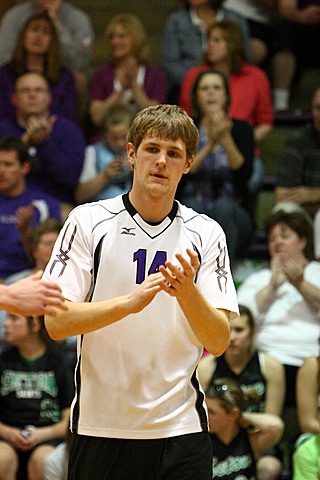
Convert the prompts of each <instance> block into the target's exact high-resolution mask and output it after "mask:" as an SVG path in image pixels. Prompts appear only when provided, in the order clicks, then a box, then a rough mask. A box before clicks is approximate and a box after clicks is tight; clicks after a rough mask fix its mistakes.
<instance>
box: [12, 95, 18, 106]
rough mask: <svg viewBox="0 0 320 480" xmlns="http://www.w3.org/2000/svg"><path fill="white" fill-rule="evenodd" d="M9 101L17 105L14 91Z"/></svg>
mask: <svg viewBox="0 0 320 480" xmlns="http://www.w3.org/2000/svg"><path fill="white" fill-rule="evenodd" d="M11 103H12V105H13V106H14V107H16V106H17V96H16V94H15V93H13V94H12V95H11Z"/></svg>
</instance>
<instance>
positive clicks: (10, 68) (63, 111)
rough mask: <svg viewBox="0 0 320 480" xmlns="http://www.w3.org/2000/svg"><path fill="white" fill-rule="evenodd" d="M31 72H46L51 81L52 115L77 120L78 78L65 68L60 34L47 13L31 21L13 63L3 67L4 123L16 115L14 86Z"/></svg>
mask: <svg viewBox="0 0 320 480" xmlns="http://www.w3.org/2000/svg"><path fill="white" fill-rule="evenodd" d="M28 71H39V72H42V73H43V74H44V75H45V77H46V78H47V80H48V82H49V85H50V90H51V95H52V102H51V105H50V111H51V113H52V114H59V115H62V116H64V117H66V118H69V119H70V120H73V121H76V118H77V92H76V86H75V81H74V76H73V74H72V73H71V71H69V70H66V69H65V68H63V66H62V61H61V56H60V42H59V39H58V35H57V31H56V29H55V26H54V24H53V22H52V20H51V18H50V17H49V16H48V15H46V14H45V13H37V14H35V15H33V16H31V17H30V18H29V20H27V22H26V23H25V25H24V26H23V28H22V30H21V32H20V34H19V37H18V39H17V42H16V45H15V49H14V51H13V54H12V57H11V60H10V62H8V63H6V64H4V65H2V66H1V67H0V120H2V119H3V118H6V117H8V116H11V117H14V116H15V109H14V106H13V105H12V103H11V100H10V99H11V95H12V92H13V89H14V83H15V80H16V78H17V77H18V76H19V75H21V74H22V73H25V72H28Z"/></svg>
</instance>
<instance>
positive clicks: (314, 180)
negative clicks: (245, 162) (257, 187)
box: [275, 87, 320, 216]
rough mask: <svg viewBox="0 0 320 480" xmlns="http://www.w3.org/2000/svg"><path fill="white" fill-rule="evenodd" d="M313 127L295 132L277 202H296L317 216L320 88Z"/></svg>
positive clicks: (281, 165)
mask: <svg viewBox="0 0 320 480" xmlns="http://www.w3.org/2000/svg"><path fill="white" fill-rule="evenodd" d="M311 110H312V124H307V125H305V126H303V127H301V128H299V129H298V130H296V131H294V132H293V133H292V134H290V136H289V137H288V139H287V141H286V144H285V146H284V149H283V152H282V155H281V159H280V162H279V167H278V175H277V186H276V189H275V202H276V203H278V202H281V201H291V202H296V203H297V204H298V205H301V206H303V208H304V209H305V210H306V211H307V212H308V213H309V214H310V215H311V216H313V215H314V214H315V212H316V211H317V210H318V209H319V208H320V87H318V88H317V89H316V91H315V92H314V94H313V97H312V103H311Z"/></svg>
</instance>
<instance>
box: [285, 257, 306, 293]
mask: <svg viewBox="0 0 320 480" xmlns="http://www.w3.org/2000/svg"><path fill="white" fill-rule="evenodd" d="M281 260H282V265H283V272H284V274H285V275H286V277H287V279H288V281H289V282H290V283H292V284H293V285H294V286H296V287H297V286H298V285H299V284H300V283H301V282H302V280H303V271H304V266H305V263H301V262H297V261H296V260H294V259H293V258H291V257H288V256H285V255H283V256H282V259H281Z"/></svg>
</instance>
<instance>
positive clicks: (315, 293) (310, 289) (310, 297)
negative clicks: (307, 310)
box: [295, 278, 320, 312]
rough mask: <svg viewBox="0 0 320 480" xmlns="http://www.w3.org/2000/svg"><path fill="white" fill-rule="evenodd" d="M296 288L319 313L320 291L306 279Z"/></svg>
mask: <svg viewBox="0 0 320 480" xmlns="http://www.w3.org/2000/svg"><path fill="white" fill-rule="evenodd" d="M295 287H296V288H297V290H298V291H299V292H300V293H301V295H302V296H303V298H304V299H305V301H306V302H307V303H308V305H309V306H310V307H311V308H312V310H314V311H315V312H318V311H319V310H320V289H319V288H317V287H316V286H314V285H312V283H310V282H308V281H307V280H305V279H304V278H303V279H302V281H301V282H299V283H298V284H296V285H295Z"/></svg>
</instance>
